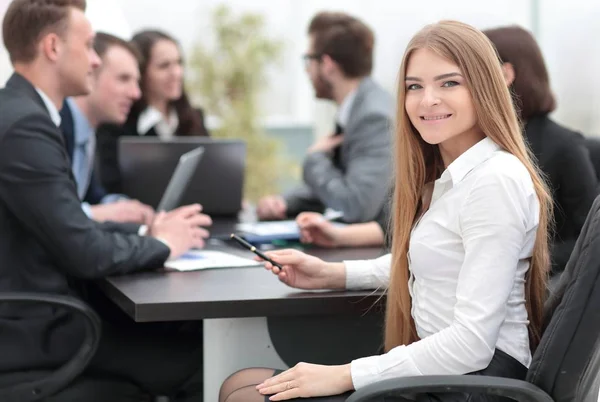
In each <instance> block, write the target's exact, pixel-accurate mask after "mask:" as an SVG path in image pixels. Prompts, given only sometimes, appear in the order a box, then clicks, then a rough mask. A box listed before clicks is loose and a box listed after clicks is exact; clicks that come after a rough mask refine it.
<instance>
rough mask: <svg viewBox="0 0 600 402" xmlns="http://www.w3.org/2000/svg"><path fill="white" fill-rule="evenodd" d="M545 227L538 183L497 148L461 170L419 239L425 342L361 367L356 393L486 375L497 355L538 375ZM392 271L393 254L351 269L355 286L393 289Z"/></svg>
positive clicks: (414, 271) (483, 145)
mask: <svg viewBox="0 0 600 402" xmlns="http://www.w3.org/2000/svg"><path fill="white" fill-rule="evenodd" d="M538 221H539V202H538V198H537V196H536V193H535V189H534V186H533V182H532V180H531V176H530V175H529V173H528V171H527V170H526V168H525V166H524V165H523V164H522V163H521V162H520V161H519V160H518V159H517V158H516V157H515V156H513V155H511V154H509V153H507V152H505V151H502V150H501V149H500V147H499V146H498V145H496V144H495V143H494V142H493V141H492V140H490V139H488V138H486V139H483V140H482V141H480V142H479V143H477V144H475V145H474V146H473V147H471V148H470V149H469V150H467V151H466V152H465V153H463V154H462V155H461V156H459V157H458V158H457V159H456V160H455V161H454V162H453V163H451V164H450V165H449V166H448V168H447V169H446V170H445V171H444V173H443V174H442V176H441V177H440V178H439V179H438V180H436V182H435V183H434V187H433V194H432V199H431V204H430V207H429V210H428V211H427V212H425V214H423V216H422V217H421V219H420V220H419V221H418V222H417V224H416V226H415V227H414V228H413V231H412V233H411V238H410V245H409V252H408V260H409V269H410V279H409V291H410V295H411V299H412V312H411V313H412V317H413V319H414V321H415V324H416V329H417V334H418V336H419V339H420V340H419V341H417V342H415V343H413V344H411V345H408V346H404V345H402V346H398V347H396V348H394V349H392V350H391V351H389V352H388V353H386V354H384V355H381V356H372V357H366V358H362V359H358V360H354V361H353V362H352V364H351V373H352V380H353V383H354V387H355V389H360V388H362V387H364V386H365V385H368V384H370V383H373V382H376V381H382V380H385V379H389V378H397V377H406V376H417V375H453V374H456V375H460V374H467V373H470V372H474V371H478V370H482V369H484V368H486V367H487V366H488V364H489V363H490V361H491V359H492V356H493V354H494V350H495V348H498V349H500V350H502V351H504V352H506V353H508V354H509V355H510V356H512V357H514V358H515V359H516V360H518V361H519V362H521V363H522V364H523V365H525V366H527V367H528V366H529V364H530V363H531V352H530V349H529V336H528V331H527V325H528V323H529V321H528V319H527V311H526V307H525V274H526V272H527V270H528V269H529V258H530V257H531V256H532V252H533V246H534V242H535V237H536V229H537V226H538ZM390 265H391V256H390V255H386V256H383V257H381V258H379V259H376V260H371V261H352V262H345V266H346V286H347V287H348V288H349V289H361V288H362V289H364V288H377V287H380V286H387V284H388V282H389V275H390Z"/></svg>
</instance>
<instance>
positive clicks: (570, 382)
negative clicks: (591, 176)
mask: <svg viewBox="0 0 600 402" xmlns="http://www.w3.org/2000/svg"><path fill="white" fill-rule="evenodd" d="M546 317H547V318H548V319H547V320H546V323H547V325H546V329H545V331H544V335H543V336H542V340H541V343H540V345H539V347H538V349H537V350H536V352H535V355H534V357H533V361H532V364H531V366H530V369H529V373H528V376H527V379H528V381H530V382H532V383H533V384H535V385H537V386H538V387H540V388H541V389H543V390H544V391H546V392H547V393H548V394H549V395H550V396H552V398H553V399H554V400H555V401H556V402H588V401H594V402H597V401H598V391H599V383H600V372H599V369H600V341H599V339H600V197H598V198H596V201H595V202H594V204H593V206H592V208H591V210H590V212H589V215H588V217H587V220H586V222H585V225H584V226H583V229H582V231H581V234H580V236H579V239H578V240H577V244H576V245H575V249H574V250H573V254H572V255H571V258H570V259H569V262H568V264H567V267H566V268H565V271H564V272H563V274H562V277H561V279H560V282H559V285H558V288H557V289H556V291H555V292H554V293H553V294H552V295H551V297H550V299H549V300H548V304H547V315H546ZM590 398H592V399H590Z"/></svg>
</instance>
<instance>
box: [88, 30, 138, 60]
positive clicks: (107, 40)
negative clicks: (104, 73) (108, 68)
mask: <svg viewBox="0 0 600 402" xmlns="http://www.w3.org/2000/svg"><path fill="white" fill-rule="evenodd" d="M113 46H116V47H122V48H123V49H125V50H127V51H128V52H129V53H131V55H132V56H133V57H135V59H136V60H137V61H138V63H139V60H140V57H141V56H140V52H139V50H138V49H137V48H136V47H135V46H133V45H132V44H131V42H129V41H126V40H124V39H121V38H119V37H117V36H114V35H111V34H107V33H105V32H97V33H96V37H95V38H94V50H95V51H96V53H97V54H98V56H99V57H100V58H101V59H102V58H104V55H105V54H106V52H107V51H108V49H110V48H111V47H113Z"/></svg>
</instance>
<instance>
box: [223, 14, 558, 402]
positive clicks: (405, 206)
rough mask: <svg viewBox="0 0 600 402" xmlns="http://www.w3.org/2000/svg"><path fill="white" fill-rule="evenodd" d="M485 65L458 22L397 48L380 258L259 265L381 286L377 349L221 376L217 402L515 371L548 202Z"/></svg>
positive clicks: (530, 334)
mask: <svg viewBox="0 0 600 402" xmlns="http://www.w3.org/2000/svg"><path fill="white" fill-rule="evenodd" d="M498 60H499V59H498V56H497V54H496V52H495V51H494V48H493V46H492V45H491V43H490V42H489V40H488V39H487V38H486V37H485V35H483V34H482V33H481V32H480V31H478V30H476V29H474V28H472V27H470V26H468V25H465V24H462V23H459V22H453V21H444V22H440V23H438V24H434V25H430V26H427V27H425V28H424V29H423V30H421V31H420V32H418V33H417V34H416V35H415V36H414V38H413V39H412V40H411V41H410V43H409V44H408V47H407V50H406V53H405V55H404V59H403V61H402V65H401V67H400V73H399V77H400V82H399V86H398V94H397V96H398V105H399V106H398V116H397V121H398V127H397V129H396V135H395V140H396V173H397V174H396V181H395V194H394V206H393V208H394V222H393V240H392V253H391V255H387V256H384V257H382V258H379V259H377V260H373V261H352V262H344V263H326V262H323V261H321V260H320V259H318V258H315V257H312V256H308V255H305V254H303V253H300V252H298V251H295V250H283V251H277V252H272V253H269V257H270V258H272V259H273V260H275V261H276V262H278V263H280V264H282V265H283V270H281V271H280V270H279V269H278V268H276V267H273V266H271V265H270V264H268V263H266V264H265V266H266V268H267V269H270V270H272V271H273V273H274V274H276V275H278V276H279V279H280V280H281V281H283V282H284V283H286V284H288V285H289V286H292V287H296V288H300V289H341V288H348V289H358V288H377V287H380V286H388V291H387V312H386V315H387V316H386V327H385V350H386V353H385V354H383V355H381V356H371V357H365V358H362V359H358V360H355V361H353V362H351V363H349V364H346V365H340V366H320V365H312V364H307V363H301V364H298V365H297V366H296V367H293V368H291V369H289V370H287V371H284V372H280V371H274V370H272V369H258V368H255V369H247V370H243V371H240V372H238V373H236V374H234V375H232V376H231V377H230V378H229V379H227V380H226V381H225V383H224V384H223V386H222V388H221V395H220V398H221V402H225V401H226V402H237V401H244V402H252V401H257V402H258V401H263V400H267V401H268V400H271V401H280V400H287V399H294V398H301V397H325V396H330V397H329V398H323V399H319V400H320V401H325V400H326V401H343V400H344V399H345V397H347V395H348V393H349V392H352V391H353V390H356V389H360V388H361V387H364V386H366V385H368V384H371V383H374V382H377V381H382V380H385V379H390V378H397V377H406V376H419V375H438V374H439V375H452V374H457V375H461V374H488V375H495V376H504V377H510V378H523V377H524V376H525V373H526V371H527V370H526V368H527V366H528V365H529V364H530V362H531V351H532V350H533V349H535V347H536V345H537V344H538V342H539V339H540V331H541V326H542V306H543V299H544V294H545V280H546V277H547V270H548V266H549V257H548V233H547V232H548V231H547V227H548V220H549V218H548V217H549V216H551V215H550V213H551V211H550V208H551V199H550V197H549V195H548V191H547V189H546V186H545V184H544V182H543V181H542V180H541V179H540V176H539V175H538V172H537V169H536V167H535V166H534V164H533V163H532V161H531V159H530V156H529V153H528V150H527V148H526V146H525V143H524V141H523V136H522V134H521V130H520V127H519V124H518V122H517V116H516V114H515V110H514V107H513V104H512V102H511V97H510V94H509V91H508V89H507V87H506V83H505V81H504V77H503V75H502V70H501V67H500V63H499V61H498ZM386 400H397V401H403V400H404V399H402V398H401V397H395V398H391V399H390V398H386ZM501 400H504V399H502V398H499V397H495V396H482V395H467V394H439V395H431V394H427V395H420V396H418V397H417V401H444V402H447V401H471V402H474V401H501Z"/></svg>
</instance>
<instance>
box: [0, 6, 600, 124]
mask: <svg viewBox="0 0 600 402" xmlns="http://www.w3.org/2000/svg"><path fill="white" fill-rule="evenodd" d="M8 1H9V0H0V14H1V12H2V8H3V5H6V4H7V3H8ZM223 2H224V3H226V4H229V5H230V6H231V7H232V8H233V9H235V10H236V11H240V12H242V11H253V12H259V13H261V14H263V15H264V16H265V18H266V21H267V27H268V32H269V33H270V34H271V35H272V36H273V37H277V38H280V39H282V40H283V41H284V43H285V52H284V57H283V61H282V63H281V67H280V68H279V69H278V70H276V74H274V75H273V76H272V79H271V85H270V86H269V88H266V91H267V93H266V96H265V98H264V99H265V101H264V104H263V111H264V113H265V115H266V117H267V118H266V120H267V121H268V122H270V123H271V124H284V125H287V124H312V123H313V122H315V121H317V129H318V130H317V131H318V132H321V133H322V132H325V131H327V130H329V129H330V127H331V121H332V116H333V112H334V108H333V107H326V106H324V105H323V102H317V101H315V100H314V99H313V92H312V88H311V87H310V83H309V81H308V79H307V78H306V76H305V74H304V70H303V63H302V61H301V55H302V54H303V53H304V51H305V47H306V35H305V31H306V26H307V24H308V22H309V20H310V18H311V17H312V15H313V14H314V13H316V12H317V11H320V10H341V11H346V12H349V13H352V14H355V15H357V16H359V17H361V18H363V19H364V20H365V21H366V22H367V23H368V24H369V25H371V26H372V27H373V29H374V30H375V34H376V40H377V47H376V52H375V69H374V74H373V75H374V77H375V78H376V79H377V80H378V81H379V82H380V83H381V84H382V85H384V86H385V87H386V88H387V89H389V90H390V91H393V88H394V85H395V80H396V70H397V68H398V64H399V59H400V57H401V55H402V52H403V50H404V47H405V45H406V43H407V42H408V40H409V38H410V37H411V35H412V34H414V33H415V32H416V31H417V30H418V29H419V28H421V27H422V26H423V25H424V24H426V23H430V22H435V21H438V20H440V19H444V18H454V19H460V20H462V21H465V22H468V23H471V24H473V25H475V26H477V27H478V28H481V29H484V28H489V27H494V26H500V25H505V24H519V25H522V26H524V27H525V28H528V29H533V28H534V27H535V26H536V24H534V23H533V20H534V18H535V17H536V13H535V12H534V11H532V7H533V6H535V5H536V4H537V6H538V7H539V15H538V17H539V21H538V24H537V26H538V27H539V32H536V34H537V37H538V39H539V41H540V44H541V46H542V50H543V53H544V56H545V57H546V61H547V64H548V67H549V70H550V75H551V79H552V85H553V88H554V90H555V93H556V95H557V98H558V105H559V109H558V110H557V112H556V113H555V117H556V118H557V119H558V120H559V121H561V122H563V123H564V124H567V125H569V126H571V127H573V128H576V129H579V130H581V131H583V132H584V133H585V134H598V135H600V75H599V74H598V73H597V72H598V71H600V42H599V41H598V40H597V39H596V38H599V37H600V27H599V26H598V21H599V20H600V1H598V0H569V1H565V0H499V1H493V2H492V1H480V0H453V1H447V0H420V1H390V0H369V1H367V0H253V1H248V0H167V1H165V0H88V7H89V8H88V15H89V16H90V18H91V19H92V21H93V24H94V27H95V28H96V29H102V30H108V31H110V32H112V33H116V34H120V35H121V36H130V34H131V32H135V31H137V30H139V29H143V28H148V27H158V28H160V29H164V30H166V31H168V32H170V33H171V34H173V35H174V36H175V37H177V38H178V39H179V40H180V41H181V43H182V45H183V47H184V50H189V49H190V48H191V46H192V45H193V43H194V42H195V41H202V40H206V38H207V37H209V36H210V35H209V32H210V28H209V26H210V24H209V18H208V15H209V12H210V10H211V8H212V7H214V6H215V5H217V4H220V3H223ZM119 7H120V9H119ZM9 72H10V67H9V65H8V62H7V58H6V55H5V54H4V49H0V82H3V81H4V79H5V78H6V77H7V76H8V74H9Z"/></svg>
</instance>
